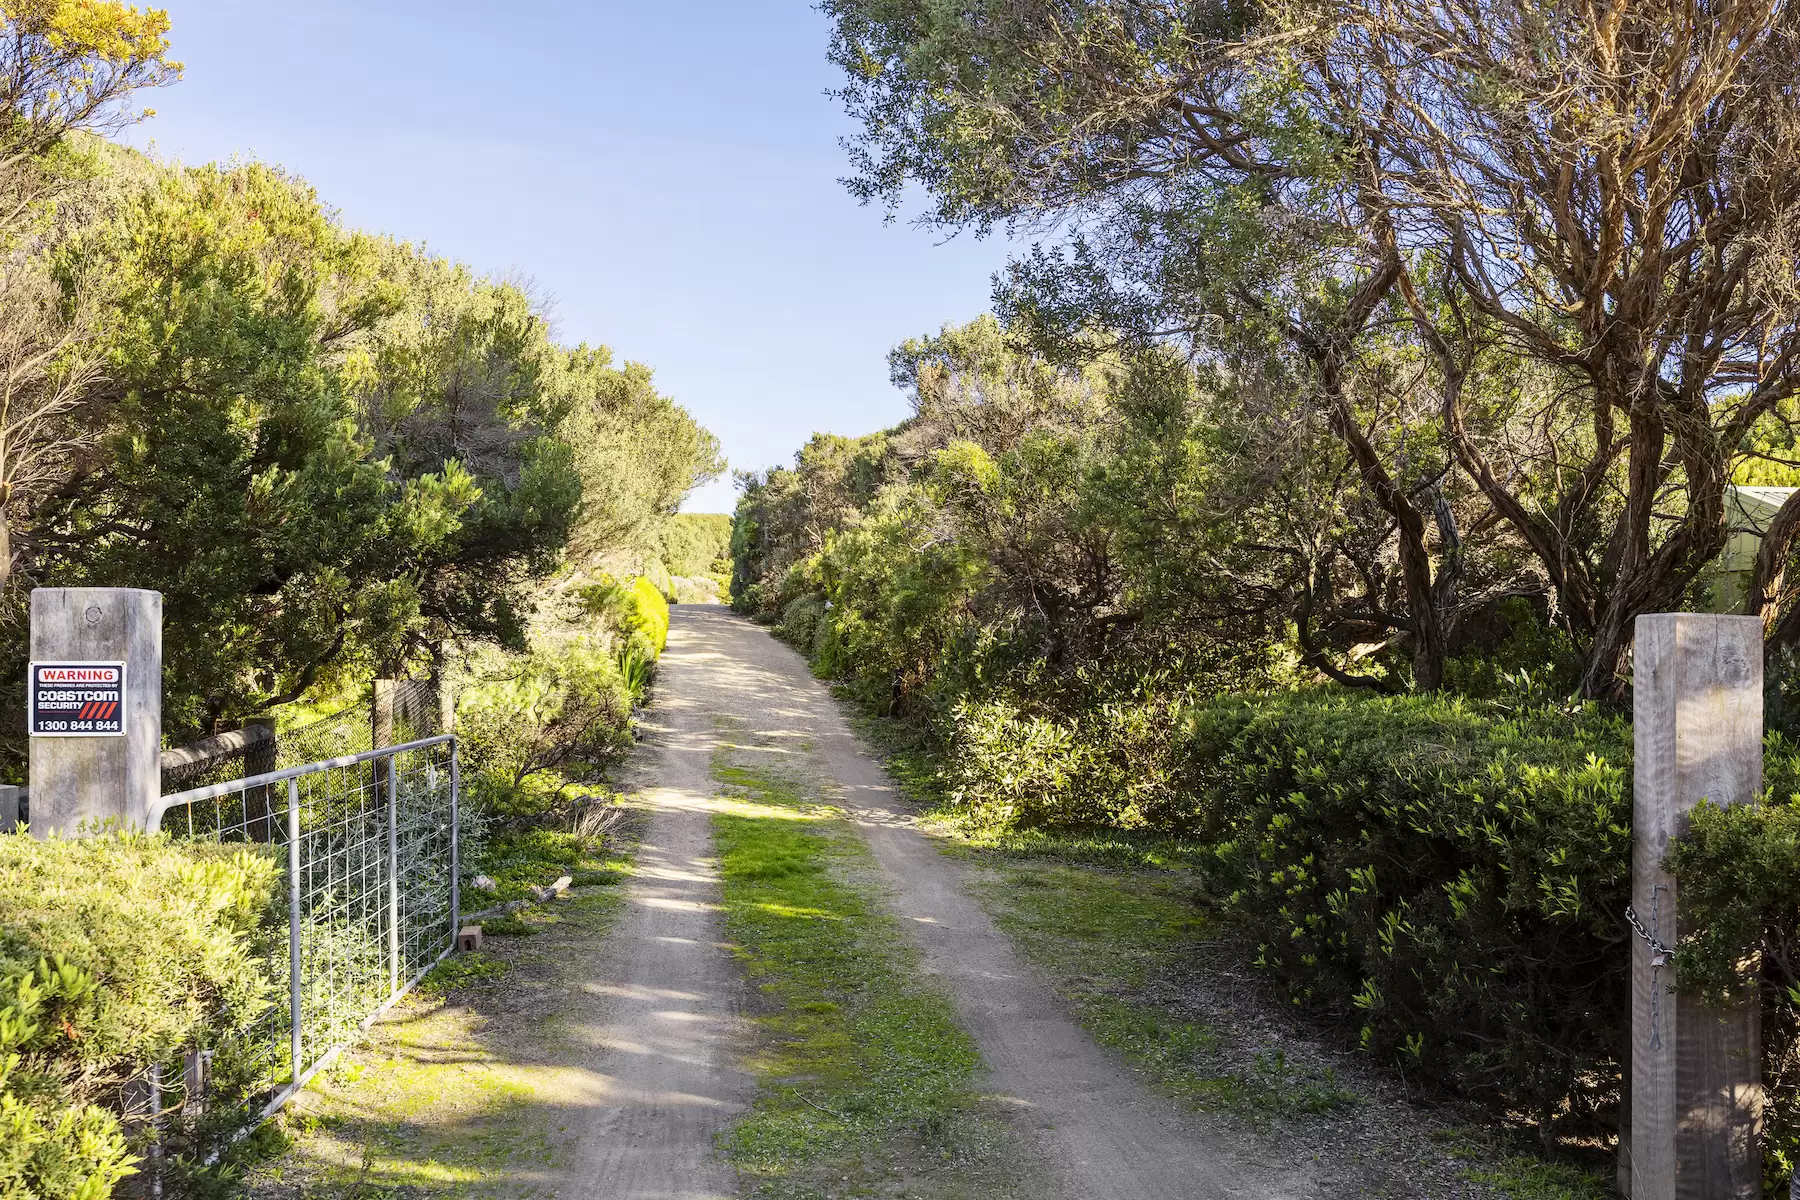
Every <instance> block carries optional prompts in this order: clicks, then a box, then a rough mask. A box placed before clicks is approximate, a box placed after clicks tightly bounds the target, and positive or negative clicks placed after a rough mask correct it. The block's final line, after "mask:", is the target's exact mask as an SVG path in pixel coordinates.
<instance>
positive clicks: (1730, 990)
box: [1669, 733, 1800, 1180]
mask: <svg viewBox="0 0 1800 1200" xmlns="http://www.w3.org/2000/svg"><path fill="white" fill-rule="evenodd" d="M1763 783H1764V785H1765V787H1766V788H1767V789H1768V790H1767V793H1766V795H1765V797H1764V801H1763V803H1762V804H1758V805H1748V804H1743V805H1736V806H1733V807H1731V808H1724V809H1722V808H1719V807H1718V806H1716V805H1712V804H1705V803H1703V804H1701V805H1700V806H1699V807H1697V808H1696V809H1695V810H1694V811H1693V813H1692V814H1691V816H1690V818H1689V820H1690V825H1689V829H1688V833H1687V836H1686V837H1685V838H1683V839H1682V840H1681V841H1678V842H1677V843H1676V844H1675V847H1674V849H1673V850H1672V851H1671V852H1670V855H1669V865H1670V867H1671V868H1672V869H1673V870H1674V872H1675V876H1676V879H1677V881H1678V884H1679V889H1680V897H1681V912H1680V927H1681V929H1682V930H1683V931H1684V932H1683V936H1682V940H1681V944H1680V946H1679V948H1678V950H1677V953H1676V959H1675V966H1676V971H1677V974H1678V975H1679V976H1680V977H1681V978H1682V979H1684V980H1687V981H1689V982H1690V983H1691V984H1692V985H1693V986H1694V987H1696V988H1698V989H1700V990H1701V991H1702V993H1703V994H1706V995H1709V996H1719V995H1726V994H1734V993H1735V994H1737V995H1740V996H1741V995H1743V994H1745V993H1746V992H1748V993H1749V994H1751V995H1753V996H1756V997H1757V998H1758V999H1759V1001H1760V1002H1761V1004H1762V1009H1763V1019H1762V1036H1763V1080H1764V1084H1765V1086H1766V1087H1767V1089H1768V1097H1769V1108H1768V1114H1767V1139H1768V1140H1767V1146H1768V1152H1769V1153H1768V1166H1769V1170H1770V1172H1771V1174H1772V1176H1773V1179H1774V1180H1783V1179H1786V1178H1787V1177H1788V1176H1789V1175H1790V1174H1791V1173H1792V1172H1793V1171H1794V1169H1795V1168H1796V1167H1800V746H1797V745H1796V744H1795V742H1794V741H1793V740H1792V739H1791V738H1789V737H1788V736H1786V735H1784V734H1780V733H1771V734H1769V735H1768V737H1767V739H1766V742H1765V745H1764V751H1763ZM1746 968H1748V969H1746Z"/></svg>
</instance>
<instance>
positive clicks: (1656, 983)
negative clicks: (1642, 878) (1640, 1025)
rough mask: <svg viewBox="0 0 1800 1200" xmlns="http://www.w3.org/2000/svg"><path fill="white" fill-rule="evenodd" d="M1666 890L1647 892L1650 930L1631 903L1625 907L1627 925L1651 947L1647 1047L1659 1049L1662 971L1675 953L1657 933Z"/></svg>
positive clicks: (1660, 1044) (1659, 929)
mask: <svg viewBox="0 0 1800 1200" xmlns="http://www.w3.org/2000/svg"><path fill="white" fill-rule="evenodd" d="M1666 890H1667V888H1666V887H1665V885H1663V884H1660V883H1659V884H1656V885H1654V886H1653V887H1652V888H1651V889H1650V928H1649V929H1645V928H1644V923H1643V922H1642V921H1640V920H1639V919H1638V915H1637V909H1636V908H1635V907H1633V906H1632V905H1630V904H1627V905H1626V906H1625V920H1626V921H1627V922H1629V923H1630V925H1631V927H1632V929H1634V930H1636V931H1637V935H1638V936H1639V937H1641V938H1643V939H1644V944H1645V945H1647V946H1649V947H1650V1048H1651V1049H1652V1050H1660V1049H1662V979H1661V976H1662V969H1663V968H1664V967H1666V966H1668V965H1669V960H1670V959H1671V958H1673V957H1674V956H1675V951H1673V950H1671V949H1670V948H1669V947H1667V946H1665V945H1664V944H1663V941H1662V939H1661V938H1659V937H1657V936H1656V935H1657V933H1658V932H1660V931H1661V928H1662V893H1663V892H1664V891H1666Z"/></svg>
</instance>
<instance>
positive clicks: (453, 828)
mask: <svg viewBox="0 0 1800 1200" xmlns="http://www.w3.org/2000/svg"><path fill="white" fill-rule="evenodd" d="M461 931H462V758H461V755H460V754H459V753H458V750H457V744H456V739H455V738H454V737H452V738H451V739H450V939H451V941H452V942H454V941H455V940H456V937H457V935H458V934H459V933H460V932H461Z"/></svg>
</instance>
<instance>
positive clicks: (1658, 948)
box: [1625, 904, 1675, 967]
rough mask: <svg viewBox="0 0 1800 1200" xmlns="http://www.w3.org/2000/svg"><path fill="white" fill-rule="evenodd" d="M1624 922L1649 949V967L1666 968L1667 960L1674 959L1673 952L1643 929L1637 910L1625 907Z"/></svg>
mask: <svg viewBox="0 0 1800 1200" xmlns="http://www.w3.org/2000/svg"><path fill="white" fill-rule="evenodd" d="M1625 920H1626V921H1627V922H1629V923H1630V925H1631V927H1632V929H1634V930H1636V931H1637V935H1638V936H1639V937H1641V938H1643V939H1644V944H1645V945H1647V946H1649V947H1650V965H1651V966H1653V967H1664V966H1667V965H1668V963H1669V959H1670V958H1672V957H1674V955H1675V951H1674V950H1672V949H1670V948H1669V947H1667V946H1665V945H1663V944H1662V942H1660V941H1658V940H1657V937H1656V935H1655V934H1654V933H1651V932H1650V931H1649V930H1648V929H1645V928H1644V923H1643V922H1642V921H1640V920H1638V915H1637V909H1635V908H1633V907H1632V906H1631V905H1629V904H1627V905H1626V906H1625Z"/></svg>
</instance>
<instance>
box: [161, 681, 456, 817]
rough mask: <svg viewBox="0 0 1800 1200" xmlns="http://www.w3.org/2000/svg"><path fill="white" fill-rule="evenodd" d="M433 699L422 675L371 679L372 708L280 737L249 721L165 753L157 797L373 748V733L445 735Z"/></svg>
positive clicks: (431, 684)
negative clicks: (373, 690) (373, 687)
mask: <svg viewBox="0 0 1800 1200" xmlns="http://www.w3.org/2000/svg"><path fill="white" fill-rule="evenodd" d="M438 695H439V692H438V686H437V683H436V681H434V680H432V679H429V678H425V679H402V680H378V681H377V683H376V694H375V697H374V699H373V702H372V703H371V702H370V701H361V702H358V703H356V704H352V705H350V706H349V707H348V708H344V709H340V710H339V711H337V712H335V713H332V714H331V715H330V716H328V717H321V718H320V719H318V720H316V721H310V722H308V723H307V724H305V725H298V726H295V727H294V728H292V729H287V730H282V731H281V732H279V733H278V732H276V730H275V726H274V723H273V722H272V721H271V722H267V723H261V722H255V723H252V724H250V725H249V726H248V727H246V728H245V729H243V730H240V731H237V732H233V733H226V734H220V735H217V736H215V737H209V738H201V739H200V740H199V741H197V742H193V743H191V744H190V745H187V746H183V747H180V748H179V749H176V750H165V751H163V765H162V790H163V794H164V795H168V794H170V793H172V792H183V791H190V790H192V789H194V788H200V787H206V786H208V785H210V784H215V783H226V782H229V781H230V780H234V779H243V778H245V777H247V776H251V775H257V774H261V773H263V772H265V771H277V770H283V769H285V768H288V767H297V766H300V765H302V764H304V763H311V762H322V761H324V760H325V759H328V758H333V757H336V756H339V755H344V754H360V753H362V752H363V751H365V750H373V749H375V746H376V733H377V731H378V730H380V731H381V742H382V744H383V745H396V744H398V743H401V742H414V741H418V740H419V739H421V738H428V737H435V736H437V735H438V734H440V733H448V732H450V731H449V729H447V728H445V723H444V720H443V718H442V715H441V713H440V710H439V706H438Z"/></svg>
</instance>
